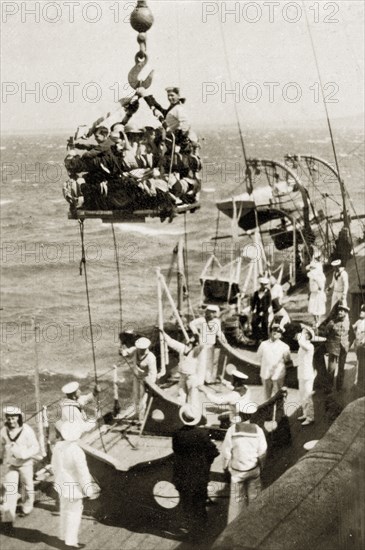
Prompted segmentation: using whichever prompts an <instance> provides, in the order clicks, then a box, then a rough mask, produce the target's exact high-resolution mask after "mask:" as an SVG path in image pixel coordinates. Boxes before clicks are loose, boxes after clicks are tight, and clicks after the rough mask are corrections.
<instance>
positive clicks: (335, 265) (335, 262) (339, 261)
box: [331, 260, 342, 267]
mask: <svg viewBox="0 0 365 550" xmlns="http://www.w3.org/2000/svg"><path fill="white" fill-rule="evenodd" d="M331 265H332V267H340V266H341V265H342V262H341V260H333V262H331Z"/></svg>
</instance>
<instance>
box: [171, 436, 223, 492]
mask: <svg viewBox="0 0 365 550" xmlns="http://www.w3.org/2000/svg"><path fill="white" fill-rule="evenodd" d="M172 448H173V451H174V475H173V483H174V484H175V487H176V489H177V490H178V491H181V490H186V491H189V490H190V491H196V490H206V488H207V484H208V481H209V471H210V467H211V465H212V462H213V460H214V459H215V457H217V456H218V455H219V451H218V449H217V447H216V445H215V444H214V443H213V441H211V439H210V437H209V434H208V432H207V431H205V430H204V429H203V428H197V427H196V426H183V427H182V428H181V429H180V430H178V431H177V432H176V433H175V434H174V436H173V438H172Z"/></svg>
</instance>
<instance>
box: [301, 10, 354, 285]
mask: <svg viewBox="0 0 365 550" xmlns="http://www.w3.org/2000/svg"><path fill="white" fill-rule="evenodd" d="M302 4H303V8H304V13H305V20H306V23H307V29H308V34H309V38H310V42H311V45H312V50H313V56H314V60H315V63H316V67H317V74H318V80H319V83H320V87H321V94H322V100H323V105H324V109H325V112H326V118H327V125H328V130H329V134H330V137H331V143H332V150H333V156H334V159H335V164H336V169H337V174H338V180H339V183H340V187H341V194H342V202H343V217H344V224H345V226H346V227H347V229H348V232H349V237H350V242H351V247H352V250H353V251H354V250H355V245H354V241H353V238H352V234H351V230H350V223H349V219H348V214H347V209H346V193H345V185H344V182H343V179H342V178H341V174H340V166H339V163H338V158H337V152H336V147H335V142H334V138H333V132H332V126H331V121H330V118H329V113H328V108H327V103H326V98H325V95H324V91H323V82H322V77H321V73H320V70H319V63H318V58H317V54H316V50H315V47H314V42H313V36H312V32H311V29H310V26H309V19H308V14H307V10H306V8H305V4H304V0H302ZM354 263H355V270H356V275H357V280H358V283H359V288H360V289H361V288H362V286H361V276H360V271H359V266H358V263H357V261H356V257H355V254H354ZM361 294H362V293H361Z"/></svg>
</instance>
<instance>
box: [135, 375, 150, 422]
mask: <svg viewBox="0 0 365 550" xmlns="http://www.w3.org/2000/svg"><path fill="white" fill-rule="evenodd" d="M133 399H134V408H135V414H136V415H137V416H138V420H139V421H140V422H142V421H143V417H144V413H145V410H146V405H147V393H146V390H145V388H144V384H143V382H142V380H139V379H138V378H137V377H136V376H135V377H134V378H133Z"/></svg>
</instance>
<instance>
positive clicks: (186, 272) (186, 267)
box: [184, 212, 195, 317]
mask: <svg viewBox="0 0 365 550" xmlns="http://www.w3.org/2000/svg"><path fill="white" fill-rule="evenodd" d="M184 240H185V245H184V278H185V282H186V292H187V300H188V307H189V309H190V311H191V312H192V314H193V317H195V314H194V310H193V306H192V304H191V300H190V285H189V263H188V230H187V223H186V212H184Z"/></svg>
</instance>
